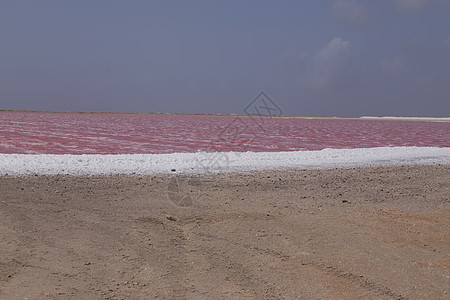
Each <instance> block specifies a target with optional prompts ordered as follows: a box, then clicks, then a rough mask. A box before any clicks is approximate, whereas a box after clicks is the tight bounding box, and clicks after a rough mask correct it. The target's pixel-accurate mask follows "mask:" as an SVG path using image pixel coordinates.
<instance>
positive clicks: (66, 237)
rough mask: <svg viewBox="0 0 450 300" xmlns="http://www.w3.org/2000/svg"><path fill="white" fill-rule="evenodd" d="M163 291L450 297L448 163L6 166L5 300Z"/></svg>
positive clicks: (1, 269)
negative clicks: (153, 168)
mask: <svg viewBox="0 0 450 300" xmlns="http://www.w3.org/2000/svg"><path fill="white" fill-rule="evenodd" d="M175 173H176V172H175ZM154 298H157V299H450V166H402V167H377V168H355V169H333V170H289V171H264V172H262V171H261V172H250V173H233V174H223V175H201V176H199V175H196V176H192V177H189V178H187V177H185V176H180V175H176V174H171V175H159V176H125V175H121V176H119V175H116V176H93V177H87V176H61V175H60V176H26V177H13V176H2V177H0V299H154Z"/></svg>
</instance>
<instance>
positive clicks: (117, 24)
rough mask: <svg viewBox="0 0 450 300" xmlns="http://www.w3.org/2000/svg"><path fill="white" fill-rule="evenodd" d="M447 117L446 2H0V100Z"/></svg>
mask: <svg viewBox="0 0 450 300" xmlns="http://www.w3.org/2000/svg"><path fill="white" fill-rule="evenodd" d="M260 91H264V92H265V93H267V95H269V96H270V98H271V99H272V101H273V102H275V103H276V104H277V105H278V106H279V107H280V108H281V109H282V111H283V113H284V114H285V115H298V116H353V117H357V116H429V117H449V116H450V0H376V1H374V0H320V1H319V0H314V1H313V0H285V1H283V0H277V1H275V0H272V1H267V0H239V1H238V0H222V1H218V0H204V1H200V0H190V1H186V0H184V1H175V0H161V1H143V0H141V1H138V0H130V1H116V0H108V1H105V0H94V1H93V0H88V1H86V0H77V1H59V0H53V1H50V0H40V1H21V0H2V1H1V2H0V109H18V110H62V111H111V112H160V113H243V112H244V109H245V107H246V106H247V105H248V104H249V103H250V102H251V101H252V100H253V99H254V97H255V96H257V94H258V93H259V92H260Z"/></svg>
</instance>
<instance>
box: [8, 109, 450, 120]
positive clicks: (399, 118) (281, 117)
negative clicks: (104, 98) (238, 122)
mask: <svg viewBox="0 0 450 300" xmlns="http://www.w3.org/2000/svg"><path fill="white" fill-rule="evenodd" d="M0 112H24V113H65V114H113V115H156V116H199V117H202V116H205V117H252V116H253V117H254V116H256V115H249V114H219V113H159V112H97V111H54V110H16V109H0ZM258 117H263V118H279V119H326V120H329V119H336V120H365V121H370V120H374V121H380V120H381V121H423V122H450V117H394V116H387V117H377V116H361V117H330V116H290V115H258Z"/></svg>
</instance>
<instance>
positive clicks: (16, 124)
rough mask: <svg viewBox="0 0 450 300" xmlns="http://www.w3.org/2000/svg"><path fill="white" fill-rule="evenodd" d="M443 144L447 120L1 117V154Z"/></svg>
mask: <svg viewBox="0 0 450 300" xmlns="http://www.w3.org/2000/svg"><path fill="white" fill-rule="evenodd" d="M382 146H434V147H450V122H424V121H385V120H379V121H377V120H357V119H352V120H343V119H295V118H286V119H280V118H274V119H269V118H257V117H240V118H237V117H231V116H227V117H222V116H179V115H138V114H80V113H41V112H39V113H35V112H0V153H33V154H126V153H130V154H131V153H174V152H196V151H198V150H207V151H294V150H320V149H324V148H367V147H382Z"/></svg>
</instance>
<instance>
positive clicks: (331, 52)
mask: <svg viewBox="0 0 450 300" xmlns="http://www.w3.org/2000/svg"><path fill="white" fill-rule="evenodd" d="M351 63H352V51H351V44H350V42H348V41H344V40H343V39H341V38H334V39H333V40H332V41H331V42H330V43H329V44H328V45H327V46H325V47H324V48H323V49H321V50H320V51H319V52H318V53H317V55H316V58H315V61H314V67H313V73H312V76H311V84H312V85H313V86H315V87H324V86H330V85H339V84H342V83H345V82H346V81H348V79H349V77H351V75H352V66H351Z"/></svg>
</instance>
